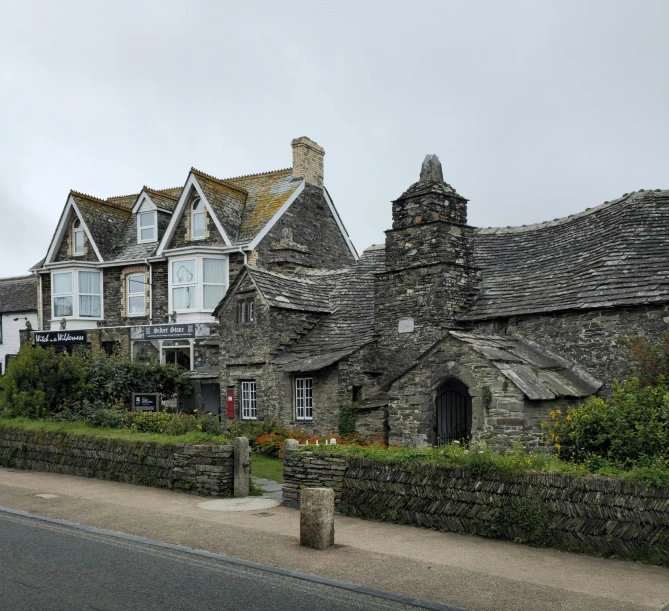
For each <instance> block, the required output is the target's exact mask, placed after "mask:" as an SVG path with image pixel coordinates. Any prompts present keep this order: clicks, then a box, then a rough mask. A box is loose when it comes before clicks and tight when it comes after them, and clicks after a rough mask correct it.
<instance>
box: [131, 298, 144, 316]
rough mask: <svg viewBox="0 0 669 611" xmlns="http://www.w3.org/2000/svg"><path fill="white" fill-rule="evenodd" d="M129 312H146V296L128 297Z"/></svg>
mask: <svg viewBox="0 0 669 611" xmlns="http://www.w3.org/2000/svg"><path fill="white" fill-rule="evenodd" d="M128 314H144V296H142V295H140V296H136V297H130V299H128Z"/></svg>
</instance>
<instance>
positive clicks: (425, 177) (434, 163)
mask: <svg viewBox="0 0 669 611" xmlns="http://www.w3.org/2000/svg"><path fill="white" fill-rule="evenodd" d="M420 182H444V174H443V172H442V170H441V161H439V157H437V156H436V155H425V159H424V160H423V165H422V167H421V169H420Z"/></svg>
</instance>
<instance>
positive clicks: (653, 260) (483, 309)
mask: <svg viewBox="0 0 669 611" xmlns="http://www.w3.org/2000/svg"><path fill="white" fill-rule="evenodd" d="M667 227H669V191H645V192H637V193H632V194H630V195H627V196H625V197H622V198H620V199H617V200H615V201H612V202H608V203H605V204H603V205H601V206H598V207H597V208H592V209H590V210H587V211H585V212H581V213H579V214H575V215H572V216H570V217H567V218H564V219H556V220H554V221H550V222H548V223H539V224H536V225H530V226H527V227H512V228H499V227H497V228H489V229H475V230H474V232H473V246H474V262H475V265H477V266H478V267H480V268H481V270H482V284H481V291H480V295H479V297H478V299H477V301H476V302H475V303H474V305H473V306H472V308H471V309H470V310H469V311H468V312H467V313H466V314H465V315H464V317H463V319H464V320H482V319H486V318H495V317H506V316H512V315H520V314H530V313H547V312H554V311H559V310H568V309H583V308H602V307H614V306H627V305H642V304H651V303H660V302H666V301H669V231H667Z"/></svg>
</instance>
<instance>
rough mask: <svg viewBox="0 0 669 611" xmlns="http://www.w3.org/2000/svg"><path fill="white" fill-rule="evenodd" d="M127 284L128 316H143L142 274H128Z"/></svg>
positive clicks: (144, 307) (143, 278)
mask: <svg viewBox="0 0 669 611" xmlns="http://www.w3.org/2000/svg"><path fill="white" fill-rule="evenodd" d="M127 283H128V285H127V289H126V291H127V292H126V295H127V299H126V303H127V305H128V308H127V309H128V316H144V314H145V313H146V312H145V311H146V305H145V289H144V283H145V277H144V274H130V275H129V276H128V279H127Z"/></svg>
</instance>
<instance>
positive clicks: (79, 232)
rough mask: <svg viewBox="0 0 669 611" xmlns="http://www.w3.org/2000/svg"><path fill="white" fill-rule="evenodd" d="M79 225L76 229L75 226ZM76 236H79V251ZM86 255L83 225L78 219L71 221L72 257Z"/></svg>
mask: <svg viewBox="0 0 669 611" xmlns="http://www.w3.org/2000/svg"><path fill="white" fill-rule="evenodd" d="M77 223H79V226H78V227H75V225H76V224H77ZM77 235H81V250H77ZM85 254H86V237H85V233H84V224H83V223H82V222H81V219H80V218H79V217H76V218H75V219H74V220H73V221H72V255H73V256H75V257H81V256H83V255H85Z"/></svg>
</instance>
